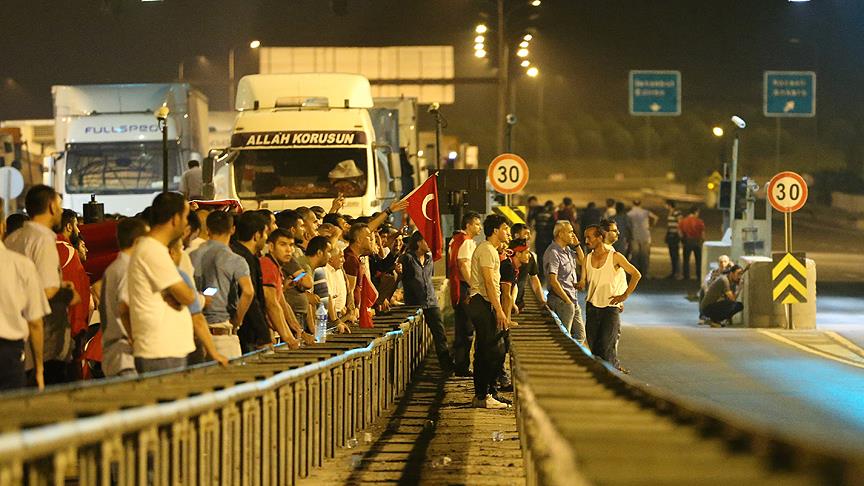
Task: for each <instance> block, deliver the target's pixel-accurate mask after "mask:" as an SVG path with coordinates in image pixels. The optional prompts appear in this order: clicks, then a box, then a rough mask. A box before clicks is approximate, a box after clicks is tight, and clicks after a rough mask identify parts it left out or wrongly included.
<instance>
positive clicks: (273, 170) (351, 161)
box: [234, 148, 368, 199]
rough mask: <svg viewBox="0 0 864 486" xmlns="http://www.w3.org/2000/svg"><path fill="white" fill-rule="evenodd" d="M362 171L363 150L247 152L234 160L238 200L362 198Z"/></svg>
mask: <svg viewBox="0 0 864 486" xmlns="http://www.w3.org/2000/svg"><path fill="white" fill-rule="evenodd" d="M366 171H367V167H366V149H364V148H290V149H247V150H239V151H238V152H237V157H236V158H235V159H234V183H235V186H236V188H237V195H238V196H239V197H240V198H241V199H308V198H332V197H336V196H337V195H338V193H340V192H341V193H342V194H344V195H345V196H348V197H357V196H362V195H363V194H365V193H366V181H367V179H368V174H366Z"/></svg>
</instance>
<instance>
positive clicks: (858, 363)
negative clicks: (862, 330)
mask: <svg viewBox="0 0 864 486" xmlns="http://www.w3.org/2000/svg"><path fill="white" fill-rule="evenodd" d="M757 332H758V333H759V334H762V335H763V336H767V337H769V338H771V339H774V340H775V341H779V342H781V343H784V344H788V345H790V346H792V347H794V348H798V349H800V350H802V351H805V352H807V353H810V354H815V355H817V356H821V357H823V358H826V359H830V360H833V361H837V362H838V363H843V364H847V365H850V366H854V367H856V368H862V369H864V357H862V355H864V350H862V349H861V348H860V347H858V346H856V345H854V344H853V343H851V342H849V341H846V342H847V343H848V344H844V345H843V347H844V348H848V346H849V345H851V346H852V347H853V348H854V349H850V350H852V351H853V352H854V353H855V354H856V356H857V357H859V360H852V359H849V358H844V357H841V356H838V355H836V354H832V353H829V352H826V351H823V350H821V349H819V348H817V347H815V346H812V345H809V346H808V345H805V344H801V343H798V342H796V341H793V340H792V339H789V338H788V337H786V336H783V335H782V334H779V333H778V332H776V331H768V330H765V329H758V330H757ZM823 334H826V335H827V334H828V332H825V333H823ZM829 338H834V336H829ZM836 338H839V339H840V340H844V341H845V338H842V337H841V336H839V335H837V336H836ZM836 338H835V339H836ZM838 342H839V341H838ZM841 344H842V343H841ZM859 353H860V354H859Z"/></svg>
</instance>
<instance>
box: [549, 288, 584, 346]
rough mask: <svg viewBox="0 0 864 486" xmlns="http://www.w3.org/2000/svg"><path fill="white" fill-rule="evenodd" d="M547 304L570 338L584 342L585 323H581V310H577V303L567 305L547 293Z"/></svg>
mask: <svg viewBox="0 0 864 486" xmlns="http://www.w3.org/2000/svg"><path fill="white" fill-rule="evenodd" d="M571 300H572V299H571ZM547 302H548V303H549V308H550V309H552V312H554V313H555V314H556V315H557V316H558V319H561V323H562V324H564V328H565V329H567V332H568V333H570V336H571V337H572V338H573V339H575V340H577V341H579V342H584V341H585V323H584V322H583V321H582V309H580V308H579V301H578V300H572V303H570V304H568V303H567V302H565V301H564V300H563V299H561V297H558V294H556V293H554V292H549V297H548V298H547Z"/></svg>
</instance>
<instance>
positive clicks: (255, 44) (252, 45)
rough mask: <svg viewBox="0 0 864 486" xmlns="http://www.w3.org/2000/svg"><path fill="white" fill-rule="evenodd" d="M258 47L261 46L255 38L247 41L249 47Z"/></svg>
mask: <svg viewBox="0 0 864 486" xmlns="http://www.w3.org/2000/svg"><path fill="white" fill-rule="evenodd" d="M259 47H261V41H260V40H257V39H256V40H253V41H252V42H250V43H249V48H250V49H258V48H259Z"/></svg>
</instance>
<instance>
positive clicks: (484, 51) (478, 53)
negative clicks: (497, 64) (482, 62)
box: [474, 49, 486, 57]
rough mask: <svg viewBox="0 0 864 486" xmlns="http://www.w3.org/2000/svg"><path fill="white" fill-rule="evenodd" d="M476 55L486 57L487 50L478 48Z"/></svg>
mask: <svg viewBox="0 0 864 486" xmlns="http://www.w3.org/2000/svg"><path fill="white" fill-rule="evenodd" d="M474 57H486V50H485V49H477V50H476V51H474Z"/></svg>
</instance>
